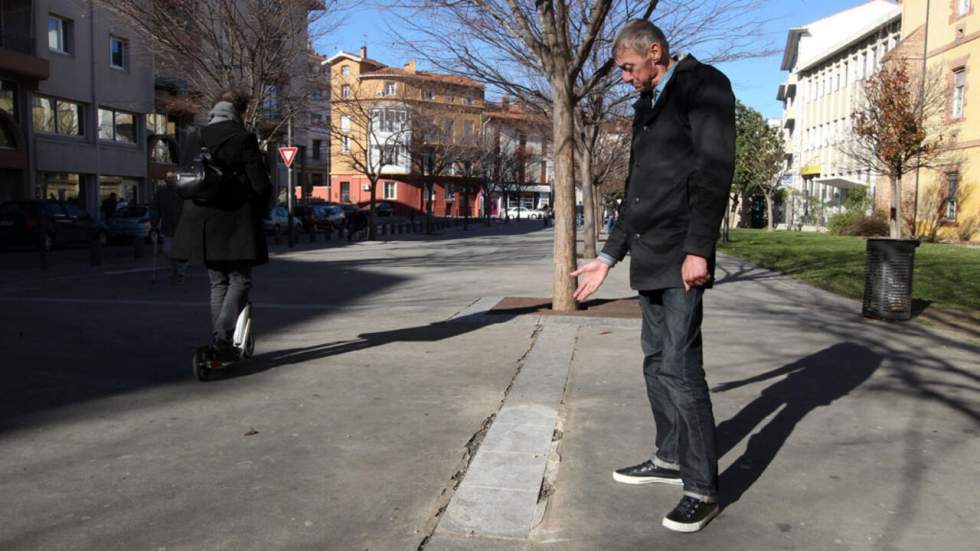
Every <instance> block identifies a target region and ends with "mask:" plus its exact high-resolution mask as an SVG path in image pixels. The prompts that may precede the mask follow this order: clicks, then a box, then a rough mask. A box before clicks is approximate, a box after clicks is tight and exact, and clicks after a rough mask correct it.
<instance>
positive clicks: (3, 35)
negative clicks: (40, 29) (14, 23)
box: [0, 28, 34, 55]
mask: <svg viewBox="0 0 980 551" xmlns="http://www.w3.org/2000/svg"><path fill="white" fill-rule="evenodd" d="M0 48H3V49H5V50H13V51H15V52H20V53H22V54H27V55H34V39H33V38H32V37H31V36H30V34H28V33H27V32H25V31H15V30H13V29H9V28H3V29H0Z"/></svg>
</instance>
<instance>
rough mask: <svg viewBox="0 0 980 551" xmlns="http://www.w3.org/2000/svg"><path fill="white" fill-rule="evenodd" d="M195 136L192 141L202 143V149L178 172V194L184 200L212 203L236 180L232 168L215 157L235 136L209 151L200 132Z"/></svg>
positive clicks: (229, 137)
mask: <svg viewBox="0 0 980 551" xmlns="http://www.w3.org/2000/svg"><path fill="white" fill-rule="evenodd" d="M195 134H196V135H195V136H191V137H190V139H192V140H196V141H197V143H200V145H201V148H200V150H199V151H198V152H197V154H196V155H195V156H194V157H193V158H192V159H190V161H189V163H188V164H187V166H184V167H181V169H180V170H179V171H178V172H177V194H178V195H180V197H182V198H184V199H193V200H194V201H200V202H204V203H207V202H212V201H214V200H216V199H218V198H219V195H220V193H221V191H222V189H223V188H226V187H227V186H228V185H229V184H232V183H233V182H234V181H235V180H236V175H235V172H234V171H233V170H232V169H231V167H229V166H227V165H225V164H224V163H222V162H221V161H219V160H218V159H217V158H216V157H215V156H214V155H215V154H216V153H217V152H218V150H219V149H221V147H222V146H223V145H225V144H226V143H228V142H229V141H230V140H231V139H232V138H234V137H235V135H231V136H228V137H227V138H225V139H223V140H221V141H220V142H219V143H218V145H216V146H214V148H210V149H209V148H208V147H207V146H206V145H204V143H203V140H202V139H201V136H200V131H196V132H195Z"/></svg>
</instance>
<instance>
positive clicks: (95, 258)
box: [88, 236, 102, 266]
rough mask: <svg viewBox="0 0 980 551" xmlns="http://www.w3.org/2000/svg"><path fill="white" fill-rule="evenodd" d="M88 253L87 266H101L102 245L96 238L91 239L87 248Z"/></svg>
mask: <svg viewBox="0 0 980 551" xmlns="http://www.w3.org/2000/svg"><path fill="white" fill-rule="evenodd" d="M88 253H89V254H88V260H89V264H91V265H92V266H101V265H102V243H100V242H99V238H98V236H96V237H95V239H92V245H91V246H90V247H89V251H88Z"/></svg>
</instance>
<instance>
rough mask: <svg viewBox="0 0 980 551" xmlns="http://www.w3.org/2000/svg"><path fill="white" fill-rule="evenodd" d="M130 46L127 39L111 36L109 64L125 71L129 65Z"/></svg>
mask: <svg viewBox="0 0 980 551" xmlns="http://www.w3.org/2000/svg"><path fill="white" fill-rule="evenodd" d="M128 54H129V47H128V44H127V43H126V41H125V40H123V39H122V38H119V37H116V36H110V37H109V66H110V67H112V68H113V69H120V70H123V71H125V70H126V68H127V67H128V66H129V59H128V58H129V55H128Z"/></svg>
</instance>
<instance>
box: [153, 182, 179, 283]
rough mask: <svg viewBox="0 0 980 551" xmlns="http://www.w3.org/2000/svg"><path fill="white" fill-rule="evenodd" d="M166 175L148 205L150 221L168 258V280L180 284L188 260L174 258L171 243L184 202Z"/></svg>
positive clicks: (172, 243) (172, 242)
mask: <svg viewBox="0 0 980 551" xmlns="http://www.w3.org/2000/svg"><path fill="white" fill-rule="evenodd" d="M167 176H168V178H167V184H166V185H165V186H163V187H161V188H159V189H157V192H156V194H154V197H153V203H152V204H151V205H150V223H151V224H153V227H154V228H156V230H157V231H158V232H159V233H160V237H161V239H162V241H163V254H165V255H167V258H168V259H170V281H171V283H174V284H175V285H180V284H181V283H183V282H184V280H185V278H186V276H187V264H188V261H187V260H185V259H180V258H174V256H173V245H174V235H175V234H176V232H177V225H178V223H179V221H180V212H181V210H182V209H183V206H184V202H183V200H182V199H181V198H180V197H179V196H178V195H177V187H176V184H175V183H174V180H173V174H172V173H171V174H168V175H167Z"/></svg>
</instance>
